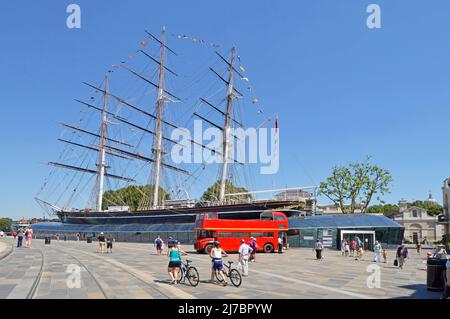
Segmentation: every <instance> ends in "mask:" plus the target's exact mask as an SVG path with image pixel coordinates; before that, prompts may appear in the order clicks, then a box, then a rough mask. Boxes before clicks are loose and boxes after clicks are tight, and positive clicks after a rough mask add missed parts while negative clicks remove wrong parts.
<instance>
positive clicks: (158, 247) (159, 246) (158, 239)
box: [153, 235, 164, 255]
mask: <svg viewBox="0 0 450 319" xmlns="http://www.w3.org/2000/svg"><path fill="white" fill-rule="evenodd" d="M153 244H154V246H155V248H156V253H157V254H158V255H161V254H162V252H163V245H164V241H163V240H162V239H161V237H160V236H159V235H158V236H157V237H156V239H155V242H154V243H153Z"/></svg>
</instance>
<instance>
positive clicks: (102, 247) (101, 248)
mask: <svg viewBox="0 0 450 319" xmlns="http://www.w3.org/2000/svg"><path fill="white" fill-rule="evenodd" d="M97 239H98V248H99V252H100V254H103V253H104V251H105V242H106V238H105V235H104V234H103V232H101V233H100V235H99V236H98V237H97Z"/></svg>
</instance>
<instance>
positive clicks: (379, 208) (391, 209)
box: [367, 204, 399, 215]
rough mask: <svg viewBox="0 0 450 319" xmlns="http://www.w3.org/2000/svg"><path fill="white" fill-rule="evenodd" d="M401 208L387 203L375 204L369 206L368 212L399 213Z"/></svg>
mask: <svg viewBox="0 0 450 319" xmlns="http://www.w3.org/2000/svg"><path fill="white" fill-rule="evenodd" d="M398 211H399V208H398V206H397V205H392V204H386V205H373V206H369V207H368V208H367V213H368V214H383V215H392V214H394V213H397V212H398Z"/></svg>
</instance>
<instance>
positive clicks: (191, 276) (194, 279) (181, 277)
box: [177, 260, 200, 287]
mask: <svg viewBox="0 0 450 319" xmlns="http://www.w3.org/2000/svg"><path fill="white" fill-rule="evenodd" d="M191 262H192V261H191V260H186V262H185V263H183V262H181V266H180V271H179V272H178V276H177V282H178V283H180V282H183V283H185V282H186V278H187V280H188V282H189V284H190V285H191V286H192V287H197V286H198V283H199V282H200V276H199V275H198V270H197V268H195V267H194V266H189V264H190V263H191Z"/></svg>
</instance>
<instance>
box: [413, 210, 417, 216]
mask: <svg viewBox="0 0 450 319" xmlns="http://www.w3.org/2000/svg"><path fill="white" fill-rule="evenodd" d="M412 213H413V217H414V218H417V210H415V209H413V211H412Z"/></svg>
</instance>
